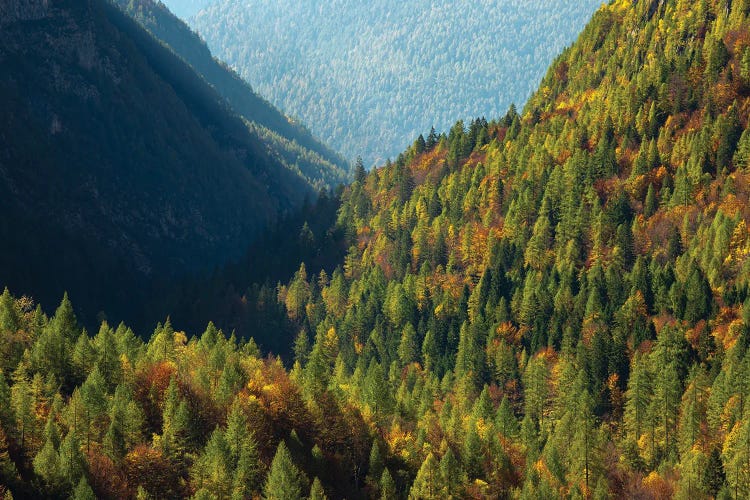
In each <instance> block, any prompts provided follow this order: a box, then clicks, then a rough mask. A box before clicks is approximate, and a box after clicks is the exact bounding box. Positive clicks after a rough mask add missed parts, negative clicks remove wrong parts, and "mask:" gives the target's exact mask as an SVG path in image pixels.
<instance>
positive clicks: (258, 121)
mask: <svg viewBox="0 0 750 500" xmlns="http://www.w3.org/2000/svg"><path fill="white" fill-rule="evenodd" d="M116 3H118V4H119V5H120V6H121V7H122V8H123V9H124V10H125V11H126V12H127V13H128V14H130V15H131V16H133V17H134V18H135V19H136V20H137V21H138V22H139V23H140V24H141V25H142V26H143V27H144V28H146V29H147V30H148V31H150V32H151V33H152V34H153V35H154V36H155V37H157V38H158V39H160V40H161V41H162V42H164V43H165V44H167V45H168V46H169V47H170V48H171V49H172V50H173V51H174V52H175V53H176V54H177V55H179V56H180V57H182V58H183V59H184V60H185V61H186V62H187V63H188V64H190V65H191V66H192V67H193V68H194V69H195V71H197V72H198V73H199V74H200V75H201V76H203V78H205V79H206V81H207V82H208V83H210V84H211V85H212V86H213V87H214V89H215V90H216V92H217V93H219V94H220V95H221V96H222V97H224V98H225V99H226V100H227V102H228V104H229V105H230V106H231V107H232V109H233V110H234V111H235V112H237V113H239V114H240V115H241V116H242V117H243V118H244V119H246V120H248V121H249V122H251V124H252V127H253V129H254V131H255V133H256V134H258V135H259V136H261V137H262V139H263V141H264V142H265V143H266V144H267V145H268V147H269V149H270V150H271V151H272V154H274V155H275V156H276V158H277V159H278V160H279V161H280V162H282V163H284V165H285V166H286V167H287V168H290V169H292V170H296V171H299V173H300V174H301V175H302V176H303V177H305V179H306V180H307V181H308V182H310V184H312V185H313V186H314V187H315V188H316V189H321V188H328V189H330V188H332V187H334V186H336V185H338V184H342V183H344V182H346V181H348V180H349V173H350V171H349V166H348V164H347V162H346V161H345V160H344V159H343V158H342V157H341V156H339V155H338V154H336V153H334V152H333V151H331V150H330V149H329V148H328V147H326V146H325V145H323V144H322V143H321V142H320V141H318V140H317V139H316V138H314V137H313V136H312V134H310V132H309V130H307V129H306V128H305V127H303V126H302V125H300V124H297V123H294V122H293V121H292V120H290V119H289V118H288V117H287V116H285V115H284V114H283V113H282V112H281V111H279V110H278V109H276V108H275V107H274V106H273V105H271V104H270V103H269V102H268V101H266V100H265V99H263V98H262V97H260V96H259V95H257V94H256V93H255V92H253V89H252V88H251V87H250V85H249V84H248V83H247V82H245V81H244V80H242V78H241V77H240V76H239V75H237V73H235V72H234V71H232V70H231V69H230V68H228V67H227V66H226V65H225V64H223V63H222V62H220V61H218V60H217V59H214V57H213V56H212V55H211V52H210V51H209V50H208V47H207V46H206V43H205V42H204V41H203V40H201V39H200V37H199V36H198V35H196V34H195V33H194V32H193V31H191V29H190V28H189V27H188V26H187V25H186V24H185V23H184V22H183V21H181V20H180V19H178V18H177V17H175V15H174V14H172V13H171V12H170V11H169V10H168V9H167V8H166V7H165V6H164V4H162V3H161V2H155V1H154V0H117V1H116ZM203 3H205V2H203Z"/></svg>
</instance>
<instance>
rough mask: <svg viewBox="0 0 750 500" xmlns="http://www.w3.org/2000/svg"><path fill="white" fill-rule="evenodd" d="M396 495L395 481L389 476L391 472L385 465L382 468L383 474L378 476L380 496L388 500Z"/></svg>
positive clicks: (383, 499)
mask: <svg viewBox="0 0 750 500" xmlns="http://www.w3.org/2000/svg"><path fill="white" fill-rule="evenodd" d="M396 497H397V490H396V482H395V481H394V480H393V476H391V472H390V471H389V470H388V468H387V467H386V468H385V469H383V475H382V476H381V477H380V498H381V499H382V500H390V499H392V498H396Z"/></svg>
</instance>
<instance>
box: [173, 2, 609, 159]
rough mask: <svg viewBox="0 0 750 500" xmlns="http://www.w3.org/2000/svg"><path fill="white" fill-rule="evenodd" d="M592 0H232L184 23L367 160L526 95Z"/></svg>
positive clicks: (265, 89)
mask: <svg viewBox="0 0 750 500" xmlns="http://www.w3.org/2000/svg"><path fill="white" fill-rule="evenodd" d="M165 3H166V4H167V5H169V6H170V7H171V6H173V5H174V6H177V7H179V6H180V4H183V3H184V2H181V1H179V0H176V1H175V0H173V1H169V0H168V1H166V2H165ZM600 4H601V1H600V0H585V1H571V0H565V1H557V2H554V3H552V2H547V1H544V0H533V1H526V2H523V3H522V4H519V3H518V2H514V1H510V0H501V1H497V0H484V1H460V2H457V1H446V0H440V1H434V0H419V1H416V2H401V1H394V0H389V1H382V0H381V1H378V2H369V1H364V0H338V1H332V2H325V3H317V2H297V1H291V0H284V1H277V2H264V1H260V0H231V1H221V2H212V3H211V4H210V5H209V6H208V7H206V8H205V9H204V10H202V11H201V12H200V13H198V14H197V15H196V16H195V17H194V18H191V19H190V20H189V22H190V23H191V25H192V26H193V27H195V28H196V29H197V30H198V32H199V33H200V35H201V36H202V37H204V38H205V40H206V41H207V42H208V45H209V47H211V50H212V51H213V52H214V53H215V54H216V55H217V56H219V57H220V58H221V59H223V60H224V61H226V62H227V63H229V64H230V65H231V66H232V67H234V68H236V69H237V71H238V72H239V73H240V75H242V76H243V77H244V78H245V79H247V80H248V81H249V82H250V83H251V84H252V85H253V86H254V87H255V89H256V90H258V91H259V92H260V93H261V94H262V95H264V96H266V97H267V98H268V99H270V100H271V102H273V103H274V104H276V105H277V106H279V107H280V108H281V109H283V110H285V111H286V112H287V113H288V114H290V115H291V116H295V117H297V118H299V119H300V120H302V122H304V123H306V124H308V125H309V127H310V128H311V130H312V131H313V132H314V133H315V134H316V135H318V136H319V137H321V138H322V139H323V140H324V141H325V142H326V143H327V144H330V145H331V146H332V147H334V148H336V149H337V150H339V151H341V152H342V153H343V154H344V155H345V156H347V157H348V158H349V159H352V160H353V159H354V158H355V157H356V156H358V155H359V156H362V158H363V159H364V161H365V165H366V166H367V167H369V166H370V165H372V164H373V163H382V162H383V161H385V159H386V158H389V157H390V158H393V157H395V156H397V155H398V153H399V152H401V151H403V150H404V148H405V147H406V146H407V145H408V144H409V142H410V141H411V140H412V139H413V138H414V137H416V136H417V134H419V133H420V132H422V131H424V130H429V129H430V127H432V126H434V127H435V128H436V129H437V130H447V129H448V128H449V127H450V126H451V125H452V124H453V123H454V122H455V121H456V120H457V119H459V118H464V119H468V118H469V117H472V116H476V115H477V114H484V115H485V116H501V115H502V114H504V113H505V111H506V110H507V108H508V106H509V105H510V104H511V103H512V102H515V103H522V102H525V101H526V99H527V98H528V96H529V95H530V94H531V92H532V91H533V90H534V89H535V88H536V86H537V85H538V82H539V80H540V79H541V77H542V76H543V74H544V71H545V70H546V68H547V66H548V65H549V64H550V62H551V61H552V59H553V58H554V57H555V56H556V55H557V54H559V53H560V51H561V50H562V48H563V47H565V46H566V45H568V44H569V43H571V42H572V41H573V40H574V38H575V36H576V35H577V34H578V32H579V31H580V30H581V29H582V28H583V25H584V23H585V21H586V20H587V19H588V18H589V16H590V15H591V13H592V12H593V11H594V9H595V8H596V7H598V6H599V5H600Z"/></svg>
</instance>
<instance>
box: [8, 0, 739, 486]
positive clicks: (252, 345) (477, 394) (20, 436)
mask: <svg viewBox="0 0 750 500" xmlns="http://www.w3.org/2000/svg"><path fill="white" fill-rule="evenodd" d="M749 118H750V0H734V1H731V2H730V1H728V0H702V1H699V2H689V1H685V0H664V1H657V0H654V1H637V2H632V1H630V0H617V1H614V2H612V3H611V4H609V5H607V6H603V7H601V8H600V9H599V10H598V11H597V13H596V14H595V15H594V17H593V18H592V20H591V21H590V22H589V24H588V26H587V27H586V28H585V29H584V31H583V33H582V34H581V35H580V37H579V39H578V41H577V42H576V43H575V44H574V45H573V46H571V47H570V48H569V49H567V50H565V51H564V52H563V53H562V55H561V56H560V57H558V59H557V60H556V61H555V62H554V63H553V65H552V66H551V67H550V69H549V71H548V72H547V75H546V76H545V77H544V79H543V80H542V83H541V86H540V88H539V90H538V91H537V92H536V93H535V94H534V95H533V96H532V97H531V99H530V100H529V102H528V104H527V105H526V106H525V108H524V109H523V111H521V112H518V111H517V110H516V109H514V108H511V109H510V110H509V111H508V112H507V113H506V114H505V115H504V116H502V117H501V118H498V119H496V120H493V121H490V122H488V121H486V120H484V119H481V118H480V119H475V120H472V121H471V122H470V123H464V122H461V121H459V122H457V123H455V124H454V125H453V126H452V127H451V128H450V130H449V131H448V132H447V133H444V134H436V133H434V132H431V133H428V134H426V135H420V136H418V137H417V138H416V140H415V141H414V142H413V144H412V145H411V146H410V147H409V148H408V149H407V150H406V151H404V152H403V153H402V154H400V155H399V156H398V157H397V158H396V160H395V161H394V162H388V163H387V164H386V165H384V166H382V167H381V168H377V169H374V170H373V171H371V172H370V173H367V172H366V171H365V169H364V168H363V166H362V165H361V164H360V165H358V167H357V171H356V173H355V180H354V182H353V183H352V184H351V185H349V186H348V187H346V188H345V189H343V190H341V191H340V192H337V193H336V194H335V195H334V196H333V197H324V198H323V200H322V201H321V203H322V204H323V206H322V207H316V208H312V207H308V208H307V209H306V211H305V214H308V215H310V216H315V215H316V214H318V213H324V214H328V215H330V205H331V204H332V203H334V202H335V203H336V204H337V210H336V214H335V217H331V218H332V219H335V220H333V221H332V222H331V226H330V227H326V226H325V225H322V227H321V224H316V222H315V221H313V220H310V221H309V223H308V221H305V220H304V214H303V216H301V218H298V219H294V220H293V219H287V224H288V225H287V226H285V227H282V228H279V230H278V231H279V235H281V234H286V235H288V238H287V239H284V238H283V237H282V236H278V240H272V241H274V242H275V246H273V247H272V249H270V250H268V253H269V254H272V253H273V249H276V248H280V249H284V252H285V253H286V252H289V253H293V252H294V249H295V248H298V249H300V256H302V257H303V258H304V259H305V260H306V262H304V263H301V264H300V263H295V264H294V267H295V268H297V271H296V272H295V273H294V277H293V278H292V279H291V280H289V281H288V282H286V283H279V284H277V285H268V284H265V285H263V284H257V285H251V286H245V287H244V288H240V286H239V284H238V283H237V282H236V281H233V280H232V276H234V275H235V274H234V273H232V272H227V274H225V275H223V274H221V273H218V274H217V275H216V277H215V280H214V282H213V283H211V284H210V286H209V285H207V286H206V287H205V288H204V290H203V293H207V294H208V293H219V291H221V293H222V294H223V295H222V296H221V297H222V299H221V300H223V301H225V302H227V303H228V304H229V305H228V306H227V310H226V311H225V314H226V317H224V318H217V324H220V323H224V322H228V321H230V320H232V319H234V320H237V318H240V320H241V318H251V317H253V314H250V312H253V311H254V312H258V311H261V312H263V314H264V315H265V317H266V319H265V320H264V321H262V322H258V323H254V324H255V325H256V330H255V331H254V332H253V335H254V337H255V340H252V339H250V340H239V339H238V338H237V337H236V336H235V335H233V334H229V335H227V334H228V333H229V330H227V331H226V332H222V331H221V330H219V329H217V327H216V326H214V324H213V323H211V324H209V325H208V326H207V327H206V328H205V331H204V332H203V333H202V334H198V335H195V336H190V335H189V334H187V333H185V332H182V331H175V329H174V328H173V326H172V321H171V319H170V318H165V320H164V321H163V322H162V323H161V324H159V325H158V326H157V327H156V329H155V330H154V332H153V334H152V335H151V337H150V339H149V340H148V341H145V340H142V339H141V338H140V337H139V336H138V335H137V334H136V333H134V332H133V331H132V330H130V329H129V328H128V327H127V326H125V325H119V326H117V327H116V328H115V327H114V325H109V324H107V323H106V322H103V323H102V324H101V326H100V328H99V329H98V333H96V335H94V336H91V335H90V334H89V332H86V331H84V330H83V329H81V327H80V325H79V324H78V322H77V320H76V316H75V314H74V312H73V307H72V305H71V302H70V300H69V299H68V297H67V296H66V297H64V298H63V300H62V302H61V304H60V305H59V307H58V308H57V310H56V311H55V312H54V314H51V315H49V316H48V315H46V314H45V313H44V311H43V310H42V308H41V307H39V306H37V305H36V304H35V303H34V302H33V301H32V300H31V299H29V298H27V297H16V298H14V297H13V296H11V294H10V293H9V292H7V291H6V292H5V293H4V294H3V295H2V296H1V297H0V336H1V338H0V349H2V353H0V354H1V355H0V373H1V374H2V375H0V483H2V484H3V485H4V486H5V488H6V491H11V492H13V494H14V495H18V496H49V497H61V498H62V497H68V496H72V497H74V498H93V497H94V496H97V497H102V498H123V497H130V498H151V497H158V498H167V497H184V496H192V497H194V498H201V499H206V498H230V497H231V498H254V497H263V498H273V499H276V498H279V499H287V498H303V497H308V498H311V499H321V498H326V497H327V498H385V499H391V498H411V499H439V498H523V499H538V498H597V499H600V498H601V499H603V498H691V499H702V498H707V499H708V498H722V499H730V498H733V499H739V498H747V497H748V496H750V415H748V412H750V408H749V407H748V406H749V405H748V404H747V401H748V397H750V293H749V291H750V290H749V288H748V287H749V286H750V283H749V282H748V280H749V279H750V232H749V231H748V229H747V225H748V222H749V220H750V182H749V181H750V129H749V128H748V119H749ZM292 220H293V222H291V221H292ZM322 242H326V243H322ZM331 242H335V245H343V246H344V248H345V249H346V251H345V253H346V254H345V255H344V256H343V257H341V258H340V259H339V262H338V265H335V266H334V268H333V270H330V262H328V261H327V258H324V257H326V256H323V255H321V254H320V253H316V252H317V250H316V249H322V248H325V247H327V246H330V245H332V244H333V243H331ZM335 245H334V246H335ZM303 249H306V250H305V251H307V252H309V254H305V253H304V252H302V250H303ZM256 255H261V254H260V253H258V254H256ZM243 265H244V266H247V267H251V266H256V267H258V266H262V265H263V262H262V261H261V260H254V259H253V257H252V255H251V254H249V255H248V257H247V260H246V261H245V262H244V264H238V266H243ZM274 265H276V264H274ZM278 265H279V266H280V267H283V265H281V264H278ZM287 265H289V264H288V263H287ZM321 267H322V268H323V270H322V271H321ZM326 269H329V270H328V271H326ZM244 272H245V273H246V274H245V276H247V277H252V276H253V273H252V270H245V271H244ZM248 279H249V278H248ZM243 289H244V290H245V291H241V290H243ZM253 321H254V320H253ZM270 324H273V325H275V326H274V327H269V326H268V325H270ZM220 326H221V325H220ZM139 333H141V334H142V332H139ZM196 333H197V332H196ZM269 339H275V340H273V341H274V342H278V341H279V339H282V341H283V342H286V343H287V344H288V345H289V346H291V350H290V353H289V355H287V356H282V357H274V356H273V355H267V354H266V353H265V349H263V348H262V347H259V346H263V345H268V343H269ZM6 496H7V495H6Z"/></svg>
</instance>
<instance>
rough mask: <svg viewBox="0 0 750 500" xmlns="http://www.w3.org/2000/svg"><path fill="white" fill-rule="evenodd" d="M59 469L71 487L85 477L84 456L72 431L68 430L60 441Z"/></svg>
mask: <svg viewBox="0 0 750 500" xmlns="http://www.w3.org/2000/svg"><path fill="white" fill-rule="evenodd" d="M59 458H60V462H59V463H60V469H61V470H62V472H63V475H64V476H65V479H66V480H67V482H68V484H69V485H70V487H71V488H73V487H74V486H75V485H77V484H78V483H79V481H80V480H81V479H82V478H83V477H85V474H84V471H85V470H86V458H85V457H84V456H83V453H82V452H81V444H80V442H79V441H78V437H77V436H76V435H75V433H73V432H68V434H67V435H66V436H65V439H63V441H62V443H60V451H59Z"/></svg>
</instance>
